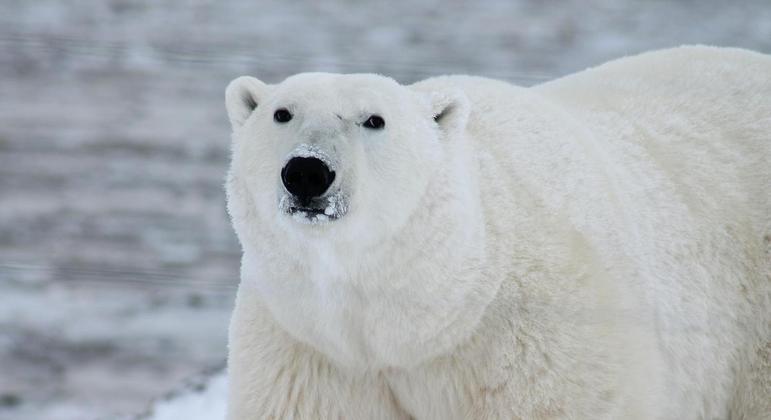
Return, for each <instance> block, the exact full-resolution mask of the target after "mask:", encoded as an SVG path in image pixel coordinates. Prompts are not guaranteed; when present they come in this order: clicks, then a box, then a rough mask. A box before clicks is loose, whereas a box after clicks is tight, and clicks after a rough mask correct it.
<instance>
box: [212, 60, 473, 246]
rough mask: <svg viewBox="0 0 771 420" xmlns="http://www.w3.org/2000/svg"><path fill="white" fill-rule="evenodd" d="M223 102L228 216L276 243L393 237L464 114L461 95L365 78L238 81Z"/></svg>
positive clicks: (368, 241)
mask: <svg viewBox="0 0 771 420" xmlns="http://www.w3.org/2000/svg"><path fill="white" fill-rule="evenodd" d="M226 104H227V110H228V115H229V118H230V121H231V123H232V126H233V140H234V147H233V162H232V168H231V178H232V179H231V180H238V181H239V182H241V185H242V186H243V187H244V188H243V190H245V191H243V193H239V194H235V193H234V190H235V189H234V188H229V191H230V196H229V200H230V201H231V203H230V204H231V210H234V209H235V210H236V213H239V214H240V213H241V212H248V213H249V214H250V217H252V220H251V221H250V222H249V224H252V225H259V226H260V227H262V228H266V229H269V230H273V231H274V232H278V231H280V232H281V233H283V235H279V236H281V237H284V238H296V239H297V240H301V241H308V240H311V239H312V238H326V239H327V240H332V239H334V240H335V241H337V242H340V241H342V242H347V243H350V244H356V246H374V245H376V244H378V243H380V242H382V241H384V240H387V239H389V238H391V237H393V236H394V235H395V234H396V233H397V232H399V230H400V229H401V227H402V226H404V224H405V223H406V221H407V220H408V219H409V218H410V216H411V215H412V214H413V213H414V212H415V210H416V208H417V207H418V206H419V205H420V202H421V199H422V198H423V197H424V196H425V194H426V189H427V188H428V185H429V183H430V181H431V180H432V178H433V177H435V176H440V174H438V171H439V170H440V168H442V167H443V165H442V162H443V161H444V160H445V159H446V158H447V156H446V147H445V146H446V145H445V143H446V142H448V141H451V137H453V135H454V134H455V133H454V132H455V131H458V130H459V128H461V126H462V123H463V120H464V118H465V117H466V116H465V115H464V114H465V113H467V111H466V109H465V108H467V106H466V105H465V98H464V97H463V96H462V94H458V93H454V92H450V93H435V94H428V93H425V92H417V91H414V90H412V89H410V88H408V87H405V86H401V85H399V84H398V83H396V82H395V81H393V80H392V79H389V78H386V77H382V76H376V75H364V74H362V75H336V74H321V73H306V74H300V75H296V76H293V77H290V78H289V79H287V80H285V81H284V82H283V83H281V84H278V85H266V84H264V83H263V82H261V81H259V80H257V79H255V78H252V77H240V78H238V79H236V80H234V81H233V82H231V84H230V85H229V86H228V89H227V92H226ZM230 184H232V182H229V185H230ZM239 209H240V210H239ZM234 219H235V218H234ZM234 221H235V220H234ZM236 230H237V231H238V230H241V229H239V228H238V226H236ZM239 233H240V232H239ZM241 239H242V241H243V239H244V238H241Z"/></svg>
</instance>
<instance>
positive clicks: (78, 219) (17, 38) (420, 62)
mask: <svg viewBox="0 0 771 420" xmlns="http://www.w3.org/2000/svg"><path fill="white" fill-rule="evenodd" d="M0 10H1V11H2V12H1V13H0V420H38V419H47V420H89V419H99V418H114V416H116V415H117V414H118V413H138V412H141V411H143V410H144V409H145V408H146V407H147V404H148V403H149V401H150V400H152V399H153V398H156V397H158V396H159V395H163V394H165V393H166V392H168V391H170V390H173V389H175V388H176V387H178V386H179V384H180V383H182V382H183V380H184V379H185V378H188V377H190V376H191V375H195V374H196V373H197V372H199V371H200V370H204V369H206V368H208V367H210V366H216V365H219V364H221V363H222V361H223V359H224V357H225V339H226V326H227V318H228V314H229V311H230V309H231V305H232V299H233V294H234V291H235V285H236V283H237V275H238V253H239V249H238V244H237V242H236V240H235V237H234V235H233V233H232V230H231V228H230V226H229V224H228V221H227V216H226V213H225V210H224V204H223V203H224V194H223V192H222V180H223V177H224V174H225V170H226V166H227V158H228V153H229V152H228V148H229V139H228V133H229V131H230V128H229V126H228V122H227V118H226V116H225V111H224V105H223V103H224V94H223V92H224V87H225V86H226V84H227V82H228V81H229V80H230V79H232V78H234V77H236V76H238V75H242V74H251V75H254V76H257V77H259V78H261V79H263V80H265V81H267V82H278V81H280V80H281V79H283V78H284V77H286V76H288V75H291V74H293V73H297V72H301V71H338V72H377V73H382V74H386V75H389V76H392V77H394V78H396V79H397V80H399V81H401V82H405V83H406V82H412V81H415V80H418V79H420V78H424V77H427V76H430V75H435V74H441V73H468V74H476V75H482V76H491V77H497V78H502V79H506V80H510V81H513V82H517V83H520V84H525V85H530V84H534V83H538V82H541V81H543V80H547V79H549V78H552V77H555V76H560V75H563V74H567V73H569V72H573V71H576V70H580V69H582V68H585V67H587V66H591V65H594V64H597V63H600V62H602V61H604V60H607V59H609V58H614V57H619V56H622V55H627V54H632V53H635V52H639V51H643V50H647V49H651V48H658V47H667V46H674V45H679V44H683V43H697V42H698V43H706V44H719V45H734V46H743V47H748V48H753V49H757V50H761V51H765V52H769V51H771V6H770V5H769V3H768V1H766V0H752V1H742V2H722V1H702V2H692V1H687V2H682V3H677V2H664V1H657V2H633V1H615V0H593V1H590V2H589V3H587V2H586V1H579V0H568V1H565V2H560V4H559V5H555V4H554V3H553V2H543V1H538V0H516V1H508V0H491V1H480V2H467V3H460V2H446V1H439V0H430V1H421V2H418V1H416V2H409V3H404V4H403V5H402V6H399V5H398V4H394V3H390V2H381V3H379V4H365V3H364V2H353V1H346V0H338V1H325V2H311V1H300V2H286V1H272V0H271V1H264V2H256V1H247V0H235V1H230V2H214V1H211V0H190V1H189V0H184V1H183V0H164V1H150V0H140V1H126V0H104V1H86V0H73V1H66V2H63V1H60V0H35V1H24V0H0Z"/></svg>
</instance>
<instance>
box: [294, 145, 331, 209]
mask: <svg viewBox="0 0 771 420" xmlns="http://www.w3.org/2000/svg"><path fill="white" fill-rule="evenodd" d="M281 181H282V182H283V183H284V188H286V190H287V192H289V193H290V194H292V196H294V197H295V198H296V199H297V200H298V201H299V202H300V204H301V205H303V206H307V205H308V204H310V203H311V200H313V199H314V198H318V197H321V196H322V195H323V194H324V193H325V192H326V191H327V190H328V189H329V187H330V186H331V185H332V183H333V182H334V181H335V171H333V170H331V169H329V166H327V164H326V163H324V161H322V160H321V159H319V158H316V157H293V158H292V159H290V160H289V162H287V163H286V165H284V168H283V169H282V170H281Z"/></svg>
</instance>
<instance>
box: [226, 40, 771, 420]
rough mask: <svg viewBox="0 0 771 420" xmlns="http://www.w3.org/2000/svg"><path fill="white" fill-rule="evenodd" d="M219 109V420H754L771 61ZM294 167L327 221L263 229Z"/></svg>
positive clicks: (344, 89) (679, 60)
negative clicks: (223, 245)
mask: <svg viewBox="0 0 771 420" xmlns="http://www.w3.org/2000/svg"><path fill="white" fill-rule="evenodd" d="M255 103H256V104H257V106H256V109H254V110H253V111H252V109H251V105H252V104H255ZM227 106H228V112H229V115H230V117H231V121H232V122H233V130H234V135H233V138H234V143H233V163H232V167H231V171H230V174H229V177H228V181H227V190H228V207H229V211H230V213H231V215H232V218H233V223H234V226H235V229H236V232H237V233H238V236H239V239H240V241H241V243H242V245H243V250H244V256H243V263H242V281H241V286H240V289H239V292H238V298H237V304H236V309H235V312H234V315H233V319H232V324H231V331H230V360H229V376H230V387H229V419H232V420H251V419H267V418H276V419H279V418H280V419H284V418H287V419H341V418H345V419H409V418H414V419H556V418H571V419H727V418H731V419H759V418H768V417H767V416H768V415H769V413H771V395H770V394H771V366H770V363H771V362H769V352H771V350H770V349H771V344H769V342H770V341H771V278H770V277H769V270H770V263H769V259H770V257H769V241H770V236H769V235H771V220H770V219H771V217H770V216H769V214H770V213H771V208H770V207H769V194H770V193H769V185H771V174H770V173H769V168H770V167H771V164H769V157H770V155H771V58H770V57H769V56H767V55H762V54H757V53H753V52H749V51H742V50H735V49H722V48H708V47H682V48H676V49H671V50H665V51H658V52H652V53H647V54H643V55H639V56H635V57H629V58H623V59H620V60H617V61H613V62H610V63H608V64H604V65H602V66H599V67H597V68H594V69H590V70H587V71H584V72H581V73H578V74H575V75H571V76H568V77H565V78H562V79H559V80H556V81H553V82H550V83H546V84H544V85H540V86H535V87H533V88H528V89H525V88H520V87H516V86H512V85H510V84H507V83H503V82H499V81H493V80H488V79H482V78H473V77H465V76H450V77H439V78H434V79H429V80H425V81H422V82H419V83H417V84H415V85H412V86H401V85H398V84H397V83H395V82H393V81H392V80H390V79H387V78H384V77H381V76H375V75H330V74H303V75H298V76H294V77H292V78H289V79H287V80H286V81H284V82H283V83H281V84H278V85H265V84H263V83H262V82H259V81H258V80H256V79H253V78H239V79H236V80H235V81H234V82H233V83H231V85H230V86H229V87H228V93H227ZM279 107H288V108H289V109H290V110H291V111H292V112H293V114H294V118H293V120H292V121H291V122H290V123H287V124H277V123H275V122H274V121H273V119H272V115H273V112H274V111H275V109H276V108H279ZM369 114H379V115H381V116H383V117H384V119H385V121H386V126H385V129H383V130H380V131H373V130H368V129H366V128H363V127H362V126H361V125H359V123H360V122H361V121H363V120H365V119H366V117H367V116H368V115H369ZM436 115H439V116H440V117H439V118H438V121H437V122H436V123H435V122H434V119H433V117H434V116H436ZM299 144H312V145H314V146H317V147H319V148H321V149H323V150H325V151H326V152H327V153H329V154H330V155H332V158H333V159H334V160H335V162H337V165H338V178H339V179H340V181H339V183H340V188H342V189H343V191H345V192H346V194H347V197H348V198H349V202H348V205H349V210H348V212H347V214H345V215H344V216H343V217H341V218H340V219H339V220H336V221H331V222H327V223H312V224H309V223H300V222H298V221H297V220H296V219H293V218H292V217H289V216H286V215H284V214H282V213H281V212H280V211H279V208H278V206H277V202H278V200H279V198H280V197H279V196H280V195H281V194H283V193H284V192H283V190H282V188H281V184H280V178H279V172H280V170H281V167H282V165H283V164H284V162H285V161H286V156H287V154H289V153H291V151H292V150H293V149H294V148H296V147H297V146H298V145H299ZM336 182H337V181H336Z"/></svg>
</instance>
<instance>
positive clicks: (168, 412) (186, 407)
mask: <svg viewBox="0 0 771 420" xmlns="http://www.w3.org/2000/svg"><path fill="white" fill-rule="evenodd" d="M226 402H227V378H226V375H225V374H224V373H220V374H218V375H215V376H213V377H211V378H210V379H209V380H208V382H206V383H205V384H197V385H193V386H191V387H189V388H188V389H186V390H184V391H182V392H181V393H178V394H176V395H172V396H170V397H168V398H167V399H164V400H161V401H159V402H157V403H156V404H155V405H154V406H153V407H152V409H151V410H150V412H149V414H147V415H145V416H143V417H140V418H139V419H138V420H224V419H225V411H226Z"/></svg>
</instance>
